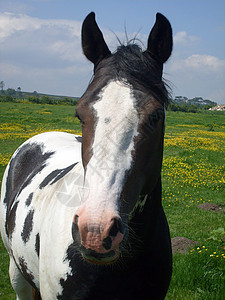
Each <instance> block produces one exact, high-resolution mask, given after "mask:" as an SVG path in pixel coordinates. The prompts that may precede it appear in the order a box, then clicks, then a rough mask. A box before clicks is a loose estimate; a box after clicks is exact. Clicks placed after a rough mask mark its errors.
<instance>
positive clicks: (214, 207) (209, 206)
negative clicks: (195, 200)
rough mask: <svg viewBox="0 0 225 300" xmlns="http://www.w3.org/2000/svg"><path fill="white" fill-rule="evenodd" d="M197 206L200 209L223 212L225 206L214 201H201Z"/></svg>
mask: <svg viewBox="0 0 225 300" xmlns="http://www.w3.org/2000/svg"><path fill="white" fill-rule="evenodd" d="M197 207H198V208H200V209H202V210H209V211H215V212H225V207H222V206H219V205H216V204H215V203H202V204H199V205H197Z"/></svg>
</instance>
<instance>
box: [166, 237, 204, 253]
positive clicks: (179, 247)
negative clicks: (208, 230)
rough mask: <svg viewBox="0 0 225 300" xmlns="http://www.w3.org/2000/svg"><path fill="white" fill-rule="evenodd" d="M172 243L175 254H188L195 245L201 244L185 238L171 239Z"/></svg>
mask: <svg viewBox="0 0 225 300" xmlns="http://www.w3.org/2000/svg"><path fill="white" fill-rule="evenodd" d="M171 243H172V252H173V254H176V253H187V251H188V250H189V249H190V248H193V247H194V246H195V245H197V244H200V242H197V241H193V240H190V239H187V238H185V237H174V238H172V239H171Z"/></svg>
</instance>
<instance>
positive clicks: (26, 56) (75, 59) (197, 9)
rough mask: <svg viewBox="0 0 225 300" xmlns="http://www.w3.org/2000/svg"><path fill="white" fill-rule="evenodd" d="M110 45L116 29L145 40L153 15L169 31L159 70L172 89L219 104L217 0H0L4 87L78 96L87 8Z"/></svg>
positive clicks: (222, 29)
mask: <svg viewBox="0 0 225 300" xmlns="http://www.w3.org/2000/svg"><path fill="white" fill-rule="evenodd" d="M90 11H94V12H95V13H96V19H97V22H98V24H99V26H100V28H101V29H102V31H103V33H104V36H105V39H106V41H107V43H108V45H109V47H110V49H111V50H112V51H114V50H115V49H116V47H117V45H118V42H117V39H116V37H115V34H116V35H117V36H119V38H120V39H121V40H122V41H125V40H126V39H125V33H124V32H125V27H126V30H127V32H128V36H129V37H130V38H132V37H134V36H135V35H136V33H137V32H139V35H138V37H139V39H140V40H142V41H143V43H144V45H146V40H147V38H148V34H149V32H150V30H151V28H152V26H153V24H154V21H155V14H156V13H157V12H161V13H163V14H164V15H165V16H166V17H167V18H168V19H169V20H170V22H171V25H172V27H173V33H174V50H173V55H172V56H171V58H170V60H169V61H168V62H167V64H166V65H165V68H164V77H165V78H166V79H167V80H169V81H171V83H172V89H173V95H174V96H177V95H182V96H187V97H189V98H193V97H195V96H199V97H200V96H201V97H203V98H205V99H211V100H214V101H216V102H218V103H224V104H225V1H224V0H215V1H212V0H189V1H182V0H170V1H168V0H157V1H156V0H148V1H147V0H139V1H138V0H130V1H128V0H124V1H122V0H120V1H117V0H114V1H112V0H108V1H107V0H104V1H102V0H96V1H94V0H1V2H0V81H1V80H3V81H4V82H5V84H6V86H5V88H9V87H10V88H15V89H16V88H17V87H21V88H22V90H25V91H37V92H43V93H49V94H59V95H68V96H80V95H82V94H83V92H84V90H85V89H86V87H87V84H88V82H89V80H90V77H91V74H92V65H91V63H89V62H88V61H87V60H86V59H85V58H84V57H83V55H82V51H81V46H80V28H81V24H82V21H83V19H84V18H85V16H86V15H87V14H88V13H89V12H90Z"/></svg>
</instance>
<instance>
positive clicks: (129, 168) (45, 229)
mask: <svg viewBox="0 0 225 300" xmlns="http://www.w3.org/2000/svg"><path fill="white" fill-rule="evenodd" d="M82 47H83V52H84V54H85V56H86V57H87V58H88V59H89V60H90V61H91V62H92V63H93V64H94V77H93V80H92V82H91V83H90V85H89V86H88V88H87V91H86V92H85V93H84V95H83V96H82V97H81V99H80V100H79V102H78V105H77V108H76V114H77V117H78V118H79V119H80V121H81V124H82V139H81V137H79V136H75V135H72V134H68V133H60V132H47V133H43V134H40V135H37V136H34V137H32V138H31V139H29V140H28V141H26V142H25V143H24V144H23V145H22V146H20V147H19V148H18V149H17V150H16V152H15V153H14V155H13V156H12V159H11V161H10V162H9V165H8V166H7V169H6V171H5V175H4V178H3V182H2V192H1V202H0V223H1V233H2V239H3V242H4V244H5V247H6V249H7V251H8V253H9V256H10V269H9V272H10V278H11V283H12V286H13V288H14V290H15V292H16V294H17V299H32V297H33V296H34V294H35V297H36V299H38V298H40V297H41V298H42V299H43V300H52V299H66V300H70V299H92V300H93V299H98V300H100V299H107V300H110V299H123V300H125V299H128V300H129V299H135V300H137V299H163V298H164V297H165V295H166V292H167V289H168V286H169V282H170V278H171V269H172V259H171V244H170V235H169V229H168V225H167V220H166V217H165V214H164V211H163V208H162V204H161V175H160V174H161V165H162V156H163V138H164V119H165V106H166V104H167V103H168V94H167V90H166V88H165V85H164V83H163V81H162V71H163V64H164V63H165V62H166V61H167V59H168V58H169V56H170V54H171V51H172V29H171V26H170V23H169V21H168V20H167V19H166V18H165V17H164V16H163V15H161V14H159V13H158V14H157V16H156V22H155V25H154V27H153V28H152V30H151V33H150V35H149V38H148V45H147V50H145V51H142V50H141V49H140V47H139V46H137V45H136V44H134V43H130V44H129V43H128V45H126V46H120V47H118V49H117V51H116V52H115V53H113V54H112V53H111V52H110V51H109V49H108V46H107V45H106V43H105V41H104V38H103V35H102V33H101V31H100V29H99V27H98V25H97V23H96V22H95V15H94V13H90V14H89V15H88V16H87V17H86V19H85V21H84V23H83V27H82Z"/></svg>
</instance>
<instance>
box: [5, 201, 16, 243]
mask: <svg viewBox="0 0 225 300" xmlns="http://www.w3.org/2000/svg"><path fill="white" fill-rule="evenodd" d="M18 204H19V202H16V203H15V204H14V205H13V207H12V209H11V212H10V215H9V217H8V219H7V224H6V228H7V231H6V232H8V235H9V237H10V238H11V237H12V234H13V231H14V229H15V225H16V222H15V221H16V210H17V206H18Z"/></svg>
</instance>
